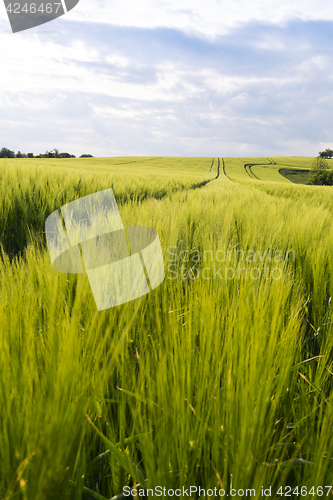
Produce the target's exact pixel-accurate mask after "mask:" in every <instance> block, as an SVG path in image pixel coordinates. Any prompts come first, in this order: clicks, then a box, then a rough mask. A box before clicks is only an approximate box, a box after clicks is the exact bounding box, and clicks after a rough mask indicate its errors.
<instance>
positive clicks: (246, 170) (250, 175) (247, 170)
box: [244, 157, 276, 181]
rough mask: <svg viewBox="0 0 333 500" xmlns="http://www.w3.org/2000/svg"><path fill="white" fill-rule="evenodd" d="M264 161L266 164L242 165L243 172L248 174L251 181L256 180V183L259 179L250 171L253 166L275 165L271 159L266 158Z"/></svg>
mask: <svg viewBox="0 0 333 500" xmlns="http://www.w3.org/2000/svg"><path fill="white" fill-rule="evenodd" d="M266 159H267V160H268V163H245V165H244V169H245V172H246V173H247V174H248V176H249V177H251V179H256V180H257V181H260V179H259V177H257V176H256V174H255V173H254V172H253V170H252V167H255V166H257V165H258V166H260V165H263V166H264V165H276V162H275V161H274V160H272V158H267V157H266Z"/></svg>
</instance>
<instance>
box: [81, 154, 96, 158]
mask: <svg viewBox="0 0 333 500" xmlns="http://www.w3.org/2000/svg"><path fill="white" fill-rule="evenodd" d="M80 158H93V155H86V154H84V155H81V156H80Z"/></svg>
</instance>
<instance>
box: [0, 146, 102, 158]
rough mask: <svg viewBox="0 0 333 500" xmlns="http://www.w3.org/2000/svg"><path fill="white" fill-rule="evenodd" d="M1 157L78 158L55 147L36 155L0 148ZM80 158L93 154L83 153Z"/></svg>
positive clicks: (91, 156) (89, 156) (90, 156)
mask: <svg viewBox="0 0 333 500" xmlns="http://www.w3.org/2000/svg"><path fill="white" fill-rule="evenodd" d="M0 158H76V156H75V155H71V154H69V153H60V152H59V150H58V149H53V150H52V151H46V153H44V154H39V155H36V156H34V154H33V153H28V154H25V153H21V151H18V152H17V153H16V154H15V153H14V151H11V150H10V149H8V148H2V149H0ZM80 158H93V155H90V154H83V155H81V156H80Z"/></svg>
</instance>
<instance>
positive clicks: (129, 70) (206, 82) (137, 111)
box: [0, 0, 333, 156]
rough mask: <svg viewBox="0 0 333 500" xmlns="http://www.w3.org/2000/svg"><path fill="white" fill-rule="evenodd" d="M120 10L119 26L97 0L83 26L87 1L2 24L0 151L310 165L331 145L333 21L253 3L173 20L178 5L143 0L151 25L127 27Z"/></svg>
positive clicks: (189, 5)
mask: <svg viewBox="0 0 333 500" xmlns="http://www.w3.org/2000/svg"><path fill="white" fill-rule="evenodd" d="M81 3H82V1H81ZM125 3H126V4H131V5H132V6H133V9H132V10H130V13H129V16H128V18H127V23H125V22H121V21H124V19H123V17H124V12H125V11H124V10H122V9H125V6H124V5H123V4H120V2H115V3H114V12H113V15H111V14H112V12H111V8H110V7H106V5H107V4H106V2H104V1H103V2H102V1H100V2H98V1H97V2H96V0H94V5H95V8H96V6H97V9H96V12H95V11H94V12H95V13H93V14H92V15H91V16H90V17H89V19H87V18H86V17H87V8H88V7H89V5H91V4H92V2H90V0H89V1H88V0H87V2H86V4H85V7H84V10H80V9H73V11H72V13H71V14H69V15H68V17H67V18H60V19H59V20H57V21H54V22H53V23H49V24H48V25H45V26H44V27H43V29H42V28H40V29H37V28H36V29H34V30H28V31H26V32H22V33H19V34H15V35H13V34H10V33H9V32H8V22H7V21H6V19H5V17H3V18H0V30H2V34H1V38H0V39H1V42H2V50H1V52H0V64H1V67H2V68H5V71H2V72H1V76H0V116H1V118H0V137H1V141H2V142H3V144H0V147H2V146H6V147H10V148H11V149H14V150H17V149H20V150H21V151H24V152H34V153H38V152H44V151H45V150H46V149H51V148H54V147H56V148H58V149H60V150H62V151H69V152H72V153H74V154H77V155H78V154H81V153H83V152H89V153H91V154H94V155H96V156H114V155H170V156H174V155H176V156H178V155H179V156H246V155H258V156H260V155H285V154H286V155H309V156H315V155H316V154H317V153H318V150H319V149H322V148H324V149H325V147H328V146H332V140H333V133H332V132H333V125H332V120H331V116H332V107H333V104H332V103H333V99H332V98H333V95H332V94H333V90H332V83H333V69H332V68H333V64H332V62H333V61H332V59H333V57H332V53H331V52H332V51H331V46H332V28H333V15H332V13H330V14H329V15H330V16H331V19H330V18H329V15H328V13H327V19H326V20H323V19H318V18H317V17H318V15H317V17H316V15H315V13H314V12H313V11H312V10H311V9H312V7H311V3H310V2H304V1H302V2H294V3H293V9H292V10H290V9H289V10H288V8H287V4H286V3H285V2H282V3H280V4H279V7H277V8H276V16H277V17H276V18H275V19H274V20H272V19H270V20H269V19H268V17H269V15H268V14H269V12H268V11H267V9H266V7H265V6H267V3H269V2H263V1H260V2H254V7H253V9H252V10H251V11H249V9H248V7H246V5H248V2H246V3H245V2H238V4H237V5H238V9H236V8H235V7H234V5H235V4H236V2H231V1H230V2H219V1H213V0H210V2H209V3H208V6H207V9H206V10H205V9H203V8H202V6H201V4H200V3H199V2H189V1H188V2H187V1H185V2H183V3H182V9H181V11H180V10H179V9H178V8H177V6H176V3H175V2H173V1H165V2H157V4H156V3H155V6H153V2H148V1H146V2H143V5H142V9H141V12H146V11H148V10H149V9H150V8H151V11H150V12H151V14H150V16H147V15H146V16H142V15H139V14H138V15H137V18H136V20H135V12H136V10H135V9H136V7H135V8H134V3H133V2H132V1H130V0H127V2H125ZM241 4H242V5H243V6H244V10H243V9H241V8H240V7H241ZM79 5H81V4H79ZM121 5H123V7H121ZM135 5H136V4H135ZM228 5H229V7H228ZM232 6H233V7H232ZM300 6H303V7H304V8H303V9H302V10H301V9H300ZM227 7H228V9H229V10H228V9H227ZM99 8H100V9H99ZM265 9H266V11H267V12H266V11H265ZM88 10H89V9H88ZM223 10H224V11H225V12H226V11H228V17H227V20H226V18H225V16H224V17H223V15H222V13H223ZM331 10H332V9H331ZM316 11H317V12H318V11H320V9H316ZM92 12H93V10H92ZM214 12H215V16H214ZM323 12H324V11H321V16H323ZM163 13H166V14H165V16H164V17H163V15H162V14H163ZM216 13H220V15H221V22H220V24H219V17H218V15H216ZM158 14H159V16H158ZM237 15H238V17H237ZM101 18H102V19H101ZM213 18H214V19H213ZM162 21H163V22H164V26H163V25H161V24H163V23H162ZM227 21H228V22H227ZM117 22H118V24H117ZM131 23H132V24H131ZM182 24H183V26H182ZM219 26H220V29H218V28H219ZM6 30H7V32H6ZM50 31H51V32H50Z"/></svg>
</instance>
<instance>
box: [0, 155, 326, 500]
mask: <svg viewBox="0 0 333 500" xmlns="http://www.w3.org/2000/svg"><path fill="white" fill-rule="evenodd" d="M311 162H312V158H305V157H304V158H303V157H269V158H222V157H220V158H173V157H172V158H164V157H160V158H157V157H147V158H143V157H139V158H126V157H123V158H119V157H118V158H91V159H68V160H67V159H66V160H65V159H64V160H60V159H54V160H52V159H50V160H48V159H38V160H36V159H31V160H30V159H14V160H9V159H4V160H0V179H1V182H0V196H1V218H0V223H1V240H0V243H1V252H0V255H1V258H0V295H1V302H0V366H1V371H0V384H1V387H0V389H1V390H0V498H2V499H6V500H9V499H22V500H53V499H54V500H59V499H61V500H66V499H75V500H78V499H84V500H91V499H97V500H103V499H104V500H105V499H111V498H112V497H114V496H116V495H119V500H121V499H123V498H125V496H120V495H121V494H122V493H123V491H124V490H123V488H124V487H125V486H126V485H127V486H130V487H132V486H134V485H136V486H137V485H138V484H140V485H141V486H142V487H144V488H146V489H152V488H155V487H156V486H160V487H163V488H164V487H165V488H166V490H169V489H173V490H176V489H178V488H180V489H183V488H185V489H189V488H190V486H192V487H194V486H196V487H198V488H199V486H200V487H201V488H203V489H205V490H206V491H205V493H201V495H200V496H199V494H198V493H194V492H191V494H189V497H191V498H193V499H195V498H208V497H209V496H210V494H209V493H208V492H207V490H208V489H213V490H214V488H217V491H218V490H219V489H223V490H224V491H225V496H227V495H229V496H230V494H229V491H230V490H231V489H235V491H236V494H235V495H234V497H235V498H243V497H245V496H246V495H245V491H246V490H247V489H254V490H255V495H254V493H253V492H252V495H250V493H248V494H247V496H251V497H252V498H261V495H260V493H261V489H262V487H264V488H265V489H267V488H270V487H271V496H270V498H273V499H276V500H277V499H279V498H284V496H287V497H289V498H301V497H303V498H317V496H323V497H326V496H327V493H328V492H329V488H328V487H329V486H330V485H333V433H332V428H333V336H332V333H333V327H332V321H331V306H332V301H331V295H332V279H333V259H332V257H331V253H330V252H331V251H332V248H333V225H332V215H333V192H332V190H331V188H330V187H319V186H305V185H301V184H295V183H293V182H290V180H288V179H287V178H286V177H284V176H282V175H281V174H280V173H279V170H281V169H293V170H300V171H301V170H308V169H309V168H310V166H311ZM332 162H333V160H332ZM108 188H112V189H113V191H114V194H115V197H116V200H117V203H118V207H119V211H120V215H121V217H122V220H123V223H124V225H126V226H135V225H138V226H150V227H153V228H155V229H156V230H157V232H158V234H159V238H160V242H161V246H162V250H163V255H164V262H165V280H164V281H163V283H162V284H161V285H160V286H159V287H158V288H156V289H155V290H153V291H152V292H151V293H149V294H147V295H145V296H143V297H141V298H139V299H136V300H134V301H132V302H128V303H126V304H123V305H120V306H117V307H114V308H112V309H107V310H104V311H100V312H98V311H97V308H96V305H95V302H94V297H93V295H92V291H91V288H90V285H89V282H88V279H87V276H86V274H67V273H59V272H57V271H55V270H54V269H53V268H52V265H51V261H50V257H49V254H48V249H47V244H46V239H45V220H46V218H47V217H48V215H50V214H51V213H52V212H53V211H55V210H57V209H58V208H60V207H61V206H62V205H64V204H66V203H69V202H70V201H73V200H75V199H78V198H81V197H82V196H86V195H88V194H92V193H95V192H97V191H101V190H104V189H108ZM296 487H298V490H295V488H296ZM325 487H326V488H325ZM281 488H282V489H281ZM302 488H303V489H302ZM320 488H322V489H320ZM238 490H242V491H243V494H242V493H241V492H240V491H238ZM291 491H294V496H291V493H290V492H291ZM322 491H323V495H321V492H322ZM331 495H332V491H330V492H329V495H328V496H329V497H331ZM167 496H172V495H171V493H169V495H167V494H166V495H165V496H164V497H163V496H162V498H166V497H167ZM181 496H187V495H186V494H184V495H181ZM128 498H131V497H128ZM141 498H143V497H141ZM146 498H155V497H154V496H152V494H151V493H149V492H148V495H147V496H146Z"/></svg>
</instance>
